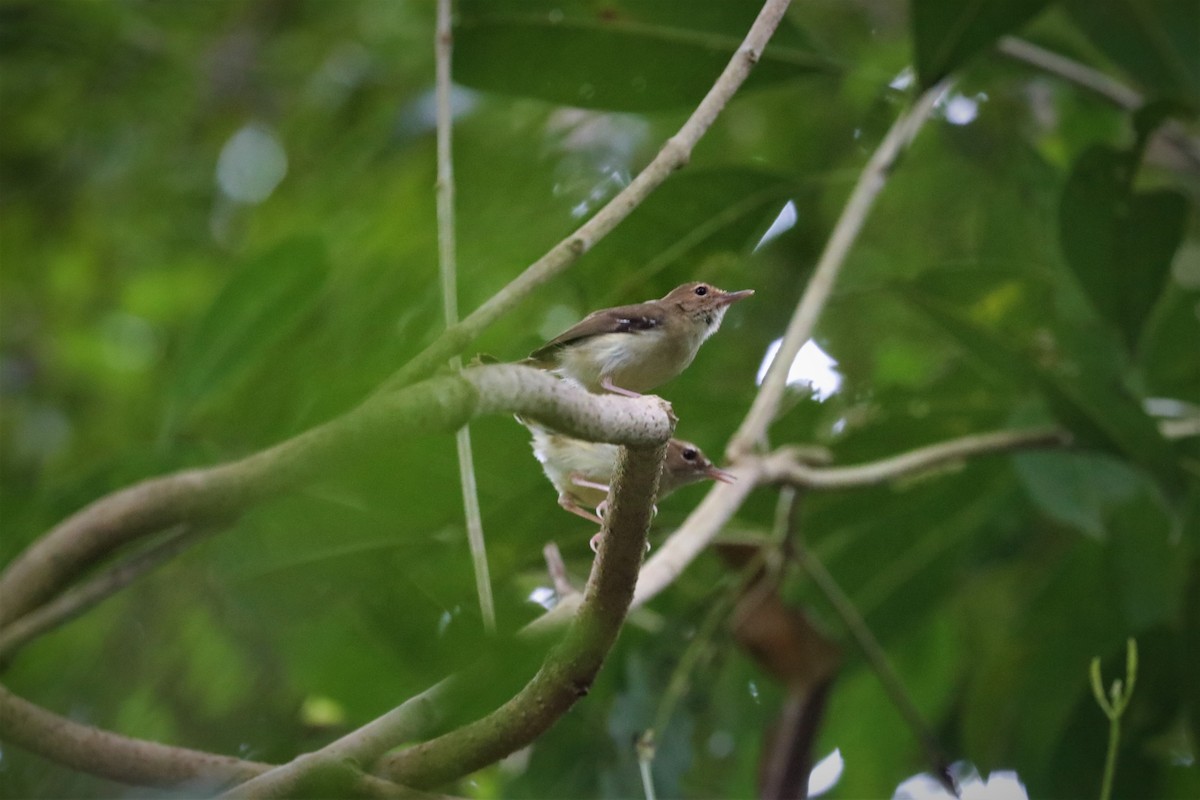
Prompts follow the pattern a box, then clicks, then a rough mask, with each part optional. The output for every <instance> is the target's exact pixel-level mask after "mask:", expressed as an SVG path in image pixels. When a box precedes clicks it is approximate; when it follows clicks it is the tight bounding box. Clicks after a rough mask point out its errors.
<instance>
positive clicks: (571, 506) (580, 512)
mask: <svg viewBox="0 0 1200 800" xmlns="http://www.w3.org/2000/svg"><path fill="white" fill-rule="evenodd" d="M558 504H559V505H560V506H562V508H563V510H565V511H570V512H571V513H572V514H574V515H575V516H577V517H583V518H584V519H586V520H587V521H588V522H594V523H596V524H597V525H603V524H604V520H602V519H600V518H599V517H598V516H596V515H595V514H593V513H592V512H590V511H588V510H587V509H585V508H580V506H579V504H578V503H576V502H575V501H574V500H572V499H571V498H570V496H569V495H565V494H560V495H559V496H558Z"/></svg>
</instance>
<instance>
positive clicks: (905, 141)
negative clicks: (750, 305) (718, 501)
mask: <svg viewBox="0 0 1200 800" xmlns="http://www.w3.org/2000/svg"><path fill="white" fill-rule="evenodd" d="M944 91H945V86H944V84H938V85H936V86H933V87H931V88H929V89H927V90H926V91H925V92H924V93H923V94H922V95H921V96H920V97H918V98H917V100H916V102H915V103H913V105H912V108H911V109H909V111H908V112H907V113H905V114H901V115H900V117H899V118H897V120H896V121H895V122H894V123H892V127H891V130H889V131H888V132H887V135H886V136H884V137H883V141H882V142H880V143H879V147H877V148H876V149H875V152H874V154H872V156H871V159H870V161H868V162H867V165H866V167H865V168H864V169H863V171H862V173H861V174H860V175H859V177H858V182H857V183H856V184H855V185H854V191H852V192H851V193H850V198H849V199H848V200H847V201H846V206H845V208H844V209H843V210H842V215H841V217H839V218H838V221H837V224H836V225H835V226H834V228H833V232H832V233H831V234H830V236H829V240H828V241H827V242H826V243H825V250H824V251H823V252H822V253H821V258H820V260H818V261H817V266H816V268H815V269H814V270H813V274H812V277H810V278H809V279H808V283H807V285H806V286H805V289H804V293H803V294H802V295H801V297H800V302H799V304H798V305H797V306H796V310H795V312H794V313H793V314H792V319H791V322H789V323H788V327H787V332H786V333H784V336H783V342H782V343H781V344H780V346H779V350H778V352H777V353H776V354H775V359H774V360H773V361H772V362H771V366H770V368H769V369H768V370H767V374H766V377H765V378H764V379H763V382H762V386H761V387H759V390H758V394H757V395H755V397H754V403H753V404H752V405H751V406H750V411H749V412H748V413H747V414H746V417H745V419H743V420H742V424H741V426H740V427H739V428H738V430H737V433H735V434H734V436H733V438H732V439H731V440H730V442H729V447H728V448H727V449H726V455H727V456H728V458H729V460H730V461H735V462H736V461H737V460H738V459H740V458H742V457H743V456H745V455H746V454H748V453H750V452H752V451H753V450H755V449H756V448H758V447H759V446H761V445H762V444H763V443H765V441H766V437H767V429H768V428H769V427H770V426H771V423H772V422H773V421H774V420H775V417H776V415H777V414H778V413H779V405H780V403H781V402H782V401H783V393H784V389H785V388H786V387H787V375H788V370H789V369H790V368H791V365H792V362H793V361H794V360H795V358H796V354H797V353H799V352H800V348H801V347H803V346H804V343H805V342H806V341H808V340H809V339H810V338H811V337H812V334H813V329H814V328H815V327H816V324H817V319H818V318H819V317H820V315H821V311H822V310H823V309H824V308H825V304H826V303H827V302H828V300H829V296H830V294H831V293H832V292H833V286H834V284H835V283H836V282H837V278H838V273H839V272H840V271H841V268H842V264H844V263H845V261H846V256H847V254H849V252H850V248H851V247H852V246H853V245H854V242H855V240H856V239H857V238H858V234H859V232H860V231H861V230H862V227H863V224H864V223H865V222H866V220H867V215H868V214H870V212H871V207H872V206H873V205H874V204H875V198H876V197H878V196H879V193H880V191H882V190H883V187H884V185H885V184H886V183H887V179H888V176H889V175H890V173H891V171H892V168H893V167H895V165H896V163H897V161H898V160H899V158H900V156H901V154H903V153H904V151H905V149H906V148H907V147H908V145H909V144H910V143H911V142H912V140H913V138H915V137H916V135H917V132H918V131H920V130H921V126H922V125H923V124H924V123H925V120H926V119H928V118H929V115H930V113H931V112H932V111H933V107H934V104H935V103H936V102H937V99H938V98H939V97H941V95H942V93H943V92H944Z"/></svg>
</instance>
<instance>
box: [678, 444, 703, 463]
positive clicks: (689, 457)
mask: <svg viewBox="0 0 1200 800" xmlns="http://www.w3.org/2000/svg"><path fill="white" fill-rule="evenodd" d="M681 455H682V456H683V460H684V461H695V460H696V456H697V455H699V454H698V453H697V452H696V448H694V447H686V448H684V450H683V453H681Z"/></svg>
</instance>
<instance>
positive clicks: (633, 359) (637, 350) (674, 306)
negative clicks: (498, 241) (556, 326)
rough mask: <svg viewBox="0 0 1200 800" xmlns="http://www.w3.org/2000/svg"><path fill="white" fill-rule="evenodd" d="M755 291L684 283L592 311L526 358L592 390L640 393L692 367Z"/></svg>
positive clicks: (632, 394)
mask: <svg viewBox="0 0 1200 800" xmlns="http://www.w3.org/2000/svg"><path fill="white" fill-rule="evenodd" d="M752 294H754V291H753V290H752V289H746V290H744V291H740V292H726V291H724V290H722V289H718V288H717V287H715V286H713V285H711V284H708V283H698V282H693V283H685V284H683V285H682V286H677V287H675V288H674V289H672V290H671V291H670V292H669V293H668V294H667V295H666V297H663V298H662V299H661V300H650V301H647V302H645V303H635V304H633V305H628V306H617V307H616V308H604V309H601V310H600V311H593V312H592V313H591V314H588V315H587V316H586V317H584V318H583V319H582V320H581V321H580V322H579V323H578V324H576V325H574V326H573V327H571V328H568V329H567V330H565V331H563V332H562V333H561V334H559V335H558V336H556V337H555V338H554V339H552V340H551V341H549V342H547V343H546V344H544V345H542V346H541V347H539V348H538V349H537V350H534V351H533V353H531V354H530V355H529V357H528V358H526V359H525V360H524V361H523V362H521V363H523V364H527V365H530V366H535V367H540V368H541V369H546V370H550V371H552V372H554V373H556V374H558V375H560V376H562V377H565V378H571V379H572V380H575V381H577V382H579V383H580V384H582V385H583V386H585V387H586V388H587V390H588V391H590V392H597V393H599V392H602V391H608V392H615V393H616V394H623V395H626V396H629V397H638V396H639V395H640V394H641V393H642V392H648V391H650V390H651V389H653V388H655V387H657V386H659V385H661V384H663V383H666V382H667V381H669V380H671V379H672V378H674V377H675V376H676V375H678V374H679V373H681V372H683V370H684V369H686V368H687V366H688V364H691V363H692V359H693V358H695V357H696V352H697V351H698V350H699V349H700V345H702V344H704V340H705V339H707V338H708V337H709V336H712V335H713V334H714V333H716V331H717V329H718V328H720V327H721V320H722V319H724V318H725V312H726V311H728V310H729V306H731V305H733V304H734V303H736V302H737V301H738V300H742V299H744V298H747V297H749V296H750V295H752Z"/></svg>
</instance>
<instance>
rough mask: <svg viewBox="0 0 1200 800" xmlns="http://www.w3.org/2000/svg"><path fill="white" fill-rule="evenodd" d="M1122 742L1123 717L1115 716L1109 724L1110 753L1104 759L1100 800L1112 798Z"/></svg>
mask: <svg viewBox="0 0 1200 800" xmlns="http://www.w3.org/2000/svg"><path fill="white" fill-rule="evenodd" d="M1120 742H1121V717H1120V716H1119V715H1116V714H1114V715H1113V716H1112V718H1111V719H1110V720H1109V722H1108V753H1107V754H1106V755H1105V757H1104V782H1103V783H1102V784H1100V800H1108V799H1109V797H1111V796H1112V785H1113V778H1114V777H1116V774H1117V746H1118V745H1119V744H1120Z"/></svg>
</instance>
